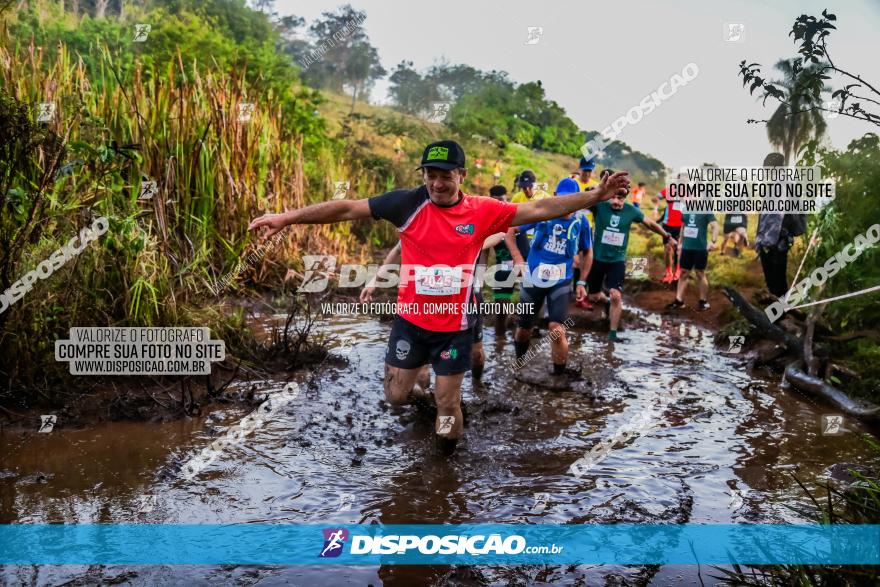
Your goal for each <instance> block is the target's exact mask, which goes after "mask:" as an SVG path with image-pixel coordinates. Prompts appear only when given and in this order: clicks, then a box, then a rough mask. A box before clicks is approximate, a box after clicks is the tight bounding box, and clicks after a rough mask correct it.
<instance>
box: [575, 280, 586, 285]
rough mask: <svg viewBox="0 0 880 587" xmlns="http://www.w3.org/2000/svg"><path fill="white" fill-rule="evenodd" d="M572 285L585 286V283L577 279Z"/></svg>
mask: <svg viewBox="0 0 880 587" xmlns="http://www.w3.org/2000/svg"><path fill="white" fill-rule="evenodd" d="M574 284H575V285H587V282H586V281H584V280H583V279H578V280H577V281H575V282H574Z"/></svg>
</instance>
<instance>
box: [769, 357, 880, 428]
mask: <svg viewBox="0 0 880 587" xmlns="http://www.w3.org/2000/svg"><path fill="white" fill-rule="evenodd" d="M802 366H803V362H802V361H792V362H791V363H789V364H788V366H786V367H785V379H786V381H788V382H789V383H790V384H791V385H793V386H794V387H796V388H797V389H798V390H799V391H803V392H805V393H809V394H811V395H814V396H816V397H819V398H822V399H824V400H826V401H828V402H830V403H832V404H834V406H835V407H837V408H839V409H840V410H841V411H842V412H843V413H845V414H846V415H848V416H852V417H854V418H858V419H860V420H871V421H880V406H876V405H873V404H868V403H867V402H859V401H856V400H854V399H852V398H850V397H849V396H847V395H846V394H845V393H843V392H842V391H840V390H839V389H837V388H836V387H834V386H833V385H831V384H829V383H827V382H826V381H824V380H822V379H819V378H818V377H812V376H810V375H808V374H806V373H804V372H803V371H802V370H801V368H802Z"/></svg>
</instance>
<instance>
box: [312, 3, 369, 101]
mask: <svg viewBox="0 0 880 587" xmlns="http://www.w3.org/2000/svg"><path fill="white" fill-rule="evenodd" d="M321 17H322V18H320V19H318V20H316V21H314V22H313V23H312V25H311V26H310V27H309V34H310V36H311V37H312V39H313V41H314V43H313V45H314V51H313V52H312V53H311V55H310V59H309V60H308V62H307V64H306V66H305V68H304V72H303V79H305V80H306V81H307V82H308V83H309V84H311V85H313V86H315V87H318V88H325V89H329V90H333V91H336V92H342V91H343V89H344V88H345V87H346V86H348V87H350V88H351V89H352V93H353V95H354V98H355V99H357V95H358V94H360V93H363V92H364V91H365V90H367V89H368V88H369V87H370V86H371V85H372V84H373V82H375V80H377V79H379V78H381V77H382V76H384V75H385V74H386V71H385V69H384V68H383V67H382V64H381V62H380V60H379V52H378V51H377V50H376V48H375V47H374V46H373V45H372V44H370V41H369V38H368V37H367V34H366V33H365V32H364V30H363V28H362V27H361V24H362V23H363V21H364V19H365V18H366V15H365V14H364V13H362V12H358V11H356V10H355V9H354V8H352V7H351V5H350V4H346V5H345V6H342V7H341V8H339V9H337V10H336V11H335V12H324V13H322V15H321Z"/></svg>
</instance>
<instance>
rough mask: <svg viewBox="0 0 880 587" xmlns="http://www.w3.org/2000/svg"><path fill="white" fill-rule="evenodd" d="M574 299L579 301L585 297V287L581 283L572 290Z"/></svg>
mask: <svg viewBox="0 0 880 587" xmlns="http://www.w3.org/2000/svg"><path fill="white" fill-rule="evenodd" d="M574 297H575V301H578V302H579V301H581V300H583V299H585V298H586V297H587V288H585V287H584V286H582V285H579V286H577V287H576V288H575V290H574Z"/></svg>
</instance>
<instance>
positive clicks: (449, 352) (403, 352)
mask: <svg viewBox="0 0 880 587" xmlns="http://www.w3.org/2000/svg"><path fill="white" fill-rule="evenodd" d="M473 330H474V329H473V328H468V329H467V330H459V331H456V332H433V331H430V330H425V329H424V328H421V327H419V326H416V325H415V324H412V323H411V322H407V321H406V320H404V319H403V318H401V317H400V316H395V317H394V322H393V324H392V326H391V337H390V338H389V340H388V348H387V349H386V350H385V363H387V364H388V365H391V366H392V367H399V368H401V369H417V368H419V367H421V366H422V365H424V364H426V363H430V364H431V366H432V367H433V368H434V373H436V374H437V375H457V374H459V373H465V372H467V371H470V369H471V349H472V348H473V344H474V333H473Z"/></svg>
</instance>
